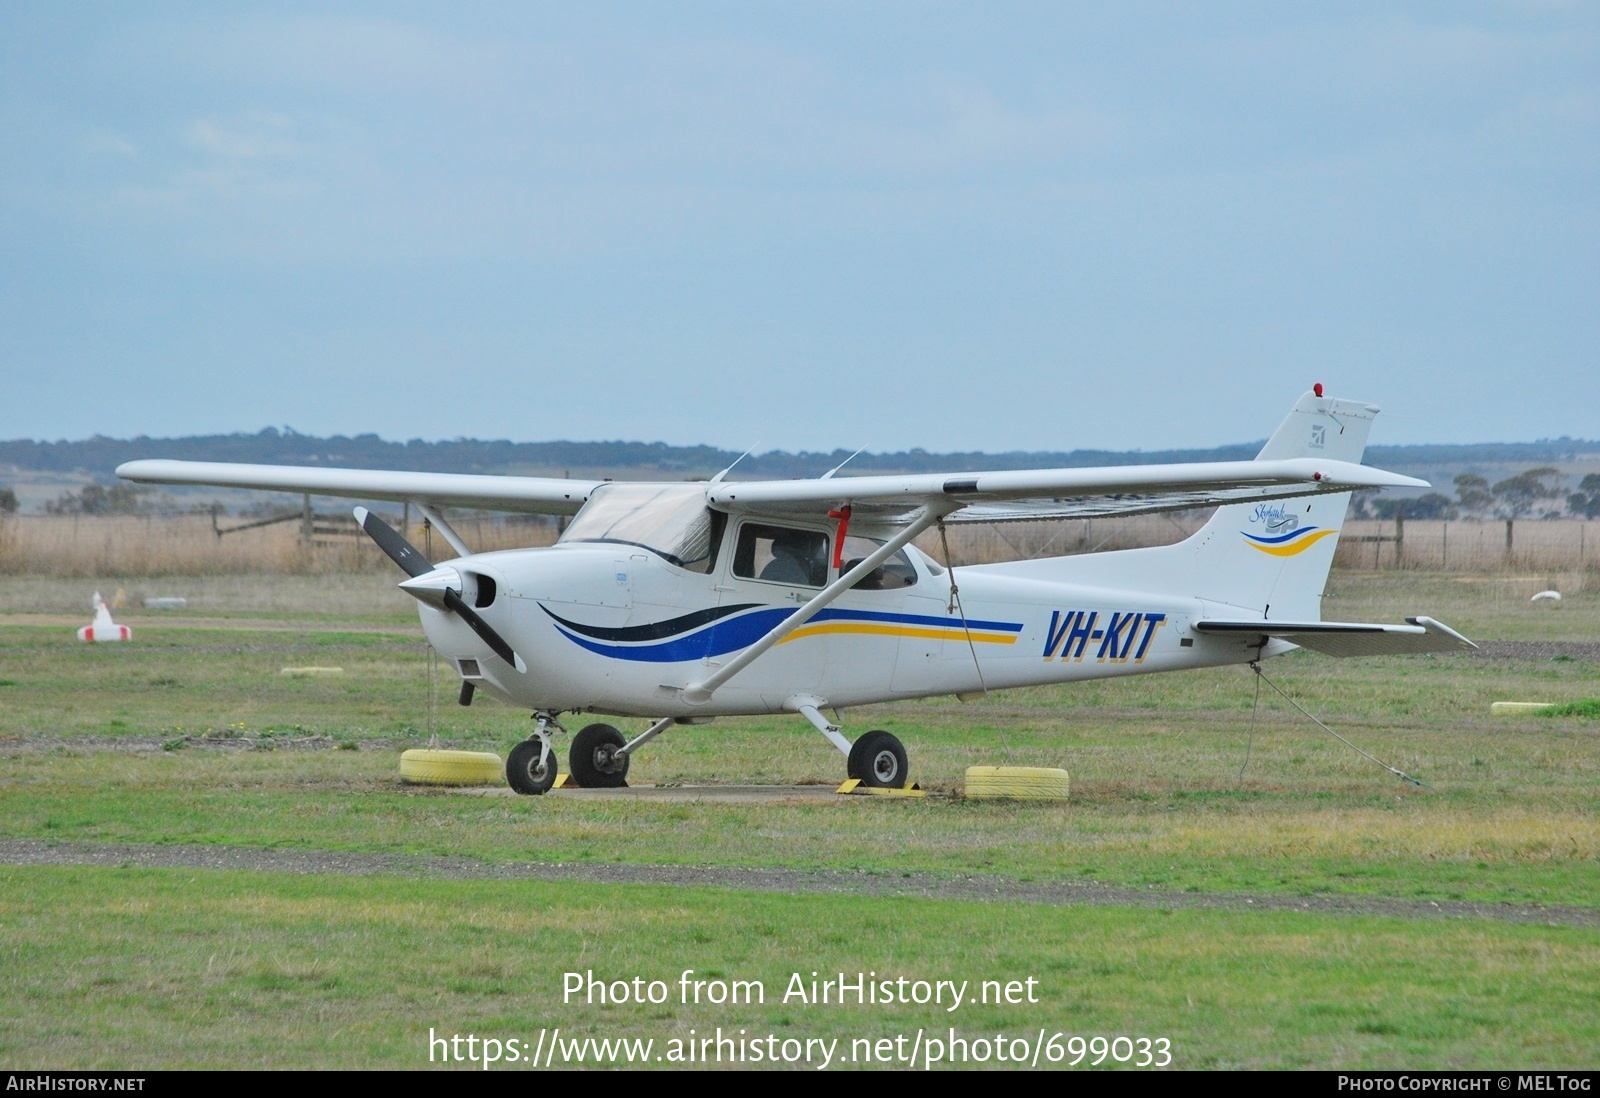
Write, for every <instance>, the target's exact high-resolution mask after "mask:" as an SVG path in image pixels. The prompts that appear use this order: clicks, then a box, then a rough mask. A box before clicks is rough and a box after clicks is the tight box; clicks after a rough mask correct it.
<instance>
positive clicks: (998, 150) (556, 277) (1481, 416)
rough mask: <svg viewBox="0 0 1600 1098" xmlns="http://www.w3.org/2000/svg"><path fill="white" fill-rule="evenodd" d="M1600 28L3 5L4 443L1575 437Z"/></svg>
mask: <svg viewBox="0 0 1600 1098" xmlns="http://www.w3.org/2000/svg"><path fill="white" fill-rule="evenodd" d="M1597 12H1600V7H1597V6H1596V5H1594V4H1580V3H1570V4H1568V3H1538V2H1534V0H1526V2H1516V3H1504V4H1494V3H1487V4H1473V3H1464V2H1451V3H1440V4H1409V5H1408V4H1382V5H1365V4H1351V3H1332V4H1327V5H1304V4H1285V3H1261V4H1223V3H1211V4H1203V5H1196V4H1188V3H1178V4H1171V5H1164V4H1140V3H1117V4H1110V3H1106V4H1092V5H1091V4H1069V3H1065V2H1058V3H1046V4H1004V3H993V2H986V3H982V4H972V5H955V4H939V3H927V2H918V3H908V4H887V3H867V2H852V3H845V4H837V5H835V4H827V3H820V2H815V0H813V2H808V3H804V4H751V3H732V4H691V3H654V4H606V3H582V4H578V3H571V4H532V3H508V4H472V3H459V2H458V3H450V4H407V3H381V4H380V3H372V4H363V3H346V4H338V5H333V4H323V5H313V4H293V3H273V4H262V5H252V4H249V3H233V4H226V5H217V4H193V5H186V4H178V3H161V2H154V3H143V4H137V5H135V4H124V3H109V4H103V5H100V4H83V3H69V2H41V3H24V2H20V0H7V2H5V3H0V378H3V382H4V388H3V391H0V438H21V437H32V438H82V437H86V436H88V435H91V434H94V433H103V434H108V435H116V436H130V435H135V434H151V435H186V434H201V433H212V432H227V431H235V430H243V431H255V430H259V429H260V428H262V427H264V426H268V425H271V426H278V427H282V426H292V427H293V428H295V429H296V430H299V431H302V432H305V433H315V434H330V433H336V432H338V433H357V432H365V431H372V432H376V433H378V434H379V435H382V436H384V437H386V438H412V437H421V438H429V439H437V438H452V437H457V436H472V437H479V438H510V439H515V440H525V441H527V440H544V439H555V438H573V439H636V440H643V441H655V440H664V441H666V442H670V443H681V444H688V443H710V444H714V445H719V446H724V447H730V448H735V449H743V448H746V447H752V446H753V447H759V448H760V449H763V450H766V449H776V448H782V449H788V450H798V449H810V450H829V449H833V448H834V447H847V448H851V449H854V448H857V447H866V448H868V449H871V450H893V449H902V448H909V447H922V448H924V449H928V450H954V449H959V450H972V449H984V450H991V451H993V450H1010V449H1019V448H1020V449H1031V450H1067V449H1074V448H1078V447H1107V448H1112V449H1134V448H1143V449H1156V448H1165V447H1170V446H1211V445H1217V444H1221V443H1225V442H1237V441H1243V440H1248V439H1255V438H1262V437H1265V436H1266V435H1267V434H1269V433H1270V432H1271V430H1272V428H1273V427H1274V426H1275V425H1276V423H1277V422H1278V420H1279V419H1280V418H1281V417H1282V415H1283V413H1284V412H1285V411H1286V410H1287V409H1288V407H1289V406H1290V404H1292V403H1293V401H1294V399H1295V398H1296V397H1297V396H1298V394H1299V393H1301V392H1302V391H1304V390H1305V389H1306V388H1309V386H1310V385H1311V383H1312V382H1314V381H1323V382H1325V383H1326V384H1327V385H1328V387H1329V389H1330V390H1331V391H1332V392H1333V393H1334V394H1336V395H1343V396H1353V397H1359V398H1362V399H1365V400H1369V401H1372V402H1374V403H1377V404H1379V405H1381V406H1383V407H1384V408H1385V411H1386V415H1385V416H1383V417H1380V419H1379V421H1378V426H1377V429H1376V431H1375V433H1374V441H1375V442H1383V443H1391V444H1392V443H1410V442H1436V441H1446V442H1448V441H1456V442H1471V441H1487V440H1531V439H1535V438H1542V437H1554V436H1559V435H1563V434H1566V435H1574V436H1581V437H1587V438H1595V437H1600V186H1597V184H1600V172H1597V170H1596V168H1597V159H1600V14H1597Z"/></svg>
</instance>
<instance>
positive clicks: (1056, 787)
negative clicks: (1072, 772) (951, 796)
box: [965, 766, 1068, 801]
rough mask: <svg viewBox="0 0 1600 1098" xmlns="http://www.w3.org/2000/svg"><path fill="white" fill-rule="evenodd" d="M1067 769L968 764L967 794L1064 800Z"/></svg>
mask: <svg viewBox="0 0 1600 1098" xmlns="http://www.w3.org/2000/svg"><path fill="white" fill-rule="evenodd" d="M1067 788H1068V782H1067V772H1066V771H1065V770H1060V769H1057V768H1056V767H1053V766H969V767H967V783H966V786H965V793H966V795H967V796H968V797H973V798H981V797H995V798H1001V799H1005V800H1029V801H1064V800H1066V799H1067Z"/></svg>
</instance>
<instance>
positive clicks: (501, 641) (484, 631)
mask: <svg viewBox="0 0 1600 1098" xmlns="http://www.w3.org/2000/svg"><path fill="white" fill-rule="evenodd" d="M355 515H356V521H357V522H359V523H360V524H361V529H363V530H365V531H366V532H367V536H368V537H369V538H371V539H372V540H373V541H375V542H377V543H378V548H379V549H382V550H383V551H384V552H385V553H387V554H388V555H389V559H390V560H392V561H394V562H395V563H396V564H398V565H399V566H400V567H401V568H402V569H404V570H405V572H406V574H407V575H409V576H410V577H411V578H412V579H416V578H417V577H418V576H425V575H427V574H428V573H429V572H432V571H433V570H434V568H433V565H432V564H430V563H429V561H428V558H427V557H425V556H423V555H422V554H421V553H419V552H418V551H417V548H416V546H414V545H412V544H411V543H410V542H409V541H407V540H406V539H405V538H404V537H402V536H401V535H400V534H398V533H396V532H395V531H394V529H393V528H392V527H390V525H389V524H388V523H387V522H384V521H383V520H382V519H381V518H379V517H378V516H377V515H374V514H373V513H372V512H371V511H368V510H367V509H366V508H365V507H357V508H356V509H355ZM441 571H442V572H443V573H449V572H450V570H449V569H448V568H446V569H442V570H441ZM400 586H401V587H406V586H407V585H406V584H401V585H400ZM427 586H428V588H429V589H430V590H437V589H438V588H437V587H435V586H434V584H433V583H429V584H428V585H427ZM440 586H442V584H441V585H440ZM412 594H416V592H415V591H413V592H412ZM419 597H420V596H419ZM444 606H445V609H446V610H449V611H450V612H451V613H453V614H456V615H457V616H459V617H460V618H461V620H462V621H464V622H466V623H467V625H468V626H469V627H470V628H471V629H472V631H473V632H474V633H476V634H478V636H479V637H481V638H483V643H485V644H487V645H488V646H489V648H490V650H491V651H493V652H494V654H495V655H497V656H499V657H500V658H501V659H503V660H505V661H506V662H507V663H509V664H510V665H511V666H512V667H515V668H516V669H517V670H518V671H519V672H526V671H527V670H528V666H527V664H525V663H523V662H522V660H521V659H519V658H518V657H517V654H516V652H514V651H512V648H511V646H510V645H509V644H507V643H506V640H505V638H504V637H502V636H501V635H500V634H499V633H496V632H495V631H494V626H492V625H490V624H489V623H488V622H486V621H484V620H483V618H482V617H481V616H479V614H478V612H477V611H476V610H474V609H473V608H472V607H470V606H468V605H467V603H466V600H465V599H463V598H462V597H461V592H460V591H457V590H456V589H455V588H453V587H445V588H444Z"/></svg>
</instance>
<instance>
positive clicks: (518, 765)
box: [506, 740, 556, 797]
mask: <svg viewBox="0 0 1600 1098" xmlns="http://www.w3.org/2000/svg"><path fill="white" fill-rule="evenodd" d="M540 750H541V745H540V743H539V741H538V740H523V741H522V742H521V743H519V744H517V746H515V747H513V748H512V749H511V754H510V755H508V756H506V781H507V782H509V783H510V785H511V788H512V789H515V790H516V791H517V792H518V793H521V794H522V795H523V796H525V797H537V796H539V794H541V793H543V792H545V791H546V790H548V789H549V788H550V787H551V786H552V785H555V784H556V753H555V750H554V749H553V748H552V749H551V751H550V753H549V754H547V755H545V757H544V759H543V765H541V760H540V758H539V753H540Z"/></svg>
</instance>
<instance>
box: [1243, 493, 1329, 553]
mask: <svg viewBox="0 0 1600 1098" xmlns="http://www.w3.org/2000/svg"><path fill="white" fill-rule="evenodd" d="M1250 523H1251V525H1255V524H1257V523H1259V524H1260V525H1261V527H1262V532H1261V533H1259V534H1252V533H1251V532H1250V531H1248V530H1240V531H1239V533H1241V534H1243V535H1244V543H1245V544H1246V545H1248V546H1250V548H1252V549H1255V550H1258V551H1259V552H1262V553H1267V554H1269V555H1270V556H1274V557H1293V556H1298V555H1300V554H1301V553H1304V552H1305V551H1306V550H1307V549H1309V548H1311V547H1312V546H1313V545H1315V544H1316V543H1317V542H1319V541H1321V540H1322V539H1323V538H1325V537H1327V536H1328V535H1330V534H1335V533H1338V531H1337V530H1331V529H1328V528H1326V527H1321V526H1301V525H1300V516H1299V515H1296V514H1292V513H1290V512H1289V511H1288V510H1287V509H1286V508H1284V507H1280V506H1271V505H1268V504H1265V503H1262V504H1257V506H1256V508H1255V510H1253V511H1251V512H1250Z"/></svg>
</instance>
